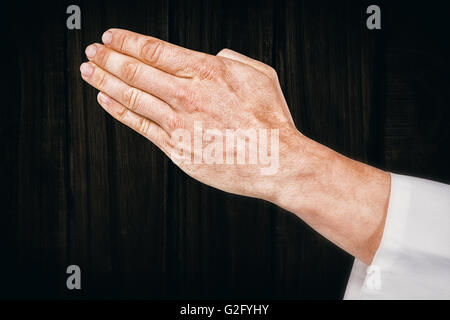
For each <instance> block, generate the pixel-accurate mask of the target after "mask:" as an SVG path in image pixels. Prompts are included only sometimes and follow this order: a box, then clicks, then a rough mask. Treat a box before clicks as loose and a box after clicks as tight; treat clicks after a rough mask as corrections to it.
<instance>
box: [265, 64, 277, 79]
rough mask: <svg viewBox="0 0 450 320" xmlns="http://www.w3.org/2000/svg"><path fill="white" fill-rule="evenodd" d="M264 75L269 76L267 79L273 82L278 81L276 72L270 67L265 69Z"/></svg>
mask: <svg viewBox="0 0 450 320" xmlns="http://www.w3.org/2000/svg"><path fill="white" fill-rule="evenodd" d="M266 73H267V75H268V76H269V78H271V79H273V80H276V79H278V74H277V71H276V70H275V69H274V68H272V67H271V66H267V67H266Z"/></svg>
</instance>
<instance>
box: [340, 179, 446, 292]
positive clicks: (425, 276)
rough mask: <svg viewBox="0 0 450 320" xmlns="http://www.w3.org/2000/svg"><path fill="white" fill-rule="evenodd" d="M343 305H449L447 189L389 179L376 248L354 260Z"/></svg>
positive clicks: (440, 185)
mask: <svg viewBox="0 0 450 320" xmlns="http://www.w3.org/2000/svg"><path fill="white" fill-rule="evenodd" d="M344 299H346V300H350V299H450V185H446V184H442V183H438V182H434V181H430V180H424V179H419V178H413V177H408V176H402V175H397V174H391V194H390V199H389V206H388V212H387V217H386V224H385V227H384V232H383V237H382V240H381V243H380V247H379V248H378V250H377V252H376V254H375V257H374V259H373V262H372V265H371V266H369V267H368V266H366V265H365V264H364V263H362V262H361V261H359V260H357V259H355V262H354V264H353V268H352V272H351V274H350V278H349V281H348V284H347V289H346V292H345V296H344Z"/></svg>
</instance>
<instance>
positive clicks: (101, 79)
mask: <svg viewBox="0 0 450 320" xmlns="http://www.w3.org/2000/svg"><path fill="white" fill-rule="evenodd" d="M106 79H107V77H106V73H105V72H99V73H98V74H97V77H96V78H95V83H97V88H98V89H100V90H101V89H103V88H104V87H105V84H106Z"/></svg>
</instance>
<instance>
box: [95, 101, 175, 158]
mask: <svg viewBox="0 0 450 320" xmlns="http://www.w3.org/2000/svg"><path fill="white" fill-rule="evenodd" d="M97 100H98V103H99V104H100V105H101V106H102V107H103V109H105V111H106V112H108V113H109V114H110V115H112V116H113V117H114V118H115V119H117V120H119V121H120V122H122V123H123V124H125V125H126V126H128V127H130V128H132V129H133V130H135V131H136V132H138V133H140V134H141V135H143V136H144V137H146V138H147V139H149V140H150V141H151V142H153V143H154V144H155V145H156V146H157V147H158V148H160V149H161V150H162V151H164V153H166V154H168V152H169V151H170V148H171V147H170V136H169V134H168V133H167V132H166V131H165V130H164V129H163V128H161V127H160V126H159V125H157V124H156V123H155V122H153V121H151V120H150V119H148V118H146V117H143V116H141V115H139V114H137V113H135V112H133V111H131V110H130V109H128V108H126V107H125V106H124V105H122V104H120V103H119V102H117V101H115V100H114V99H112V98H111V97H110V96H108V95H107V94H105V93H103V92H99V94H98V96H97Z"/></svg>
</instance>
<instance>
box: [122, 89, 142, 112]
mask: <svg viewBox="0 0 450 320" xmlns="http://www.w3.org/2000/svg"><path fill="white" fill-rule="evenodd" d="M139 95H140V94H139V90H137V89H136V88H128V89H127V90H125V92H124V101H125V102H126V104H127V106H128V107H129V109H131V110H133V111H136V110H137V109H138V106H139Z"/></svg>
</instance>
